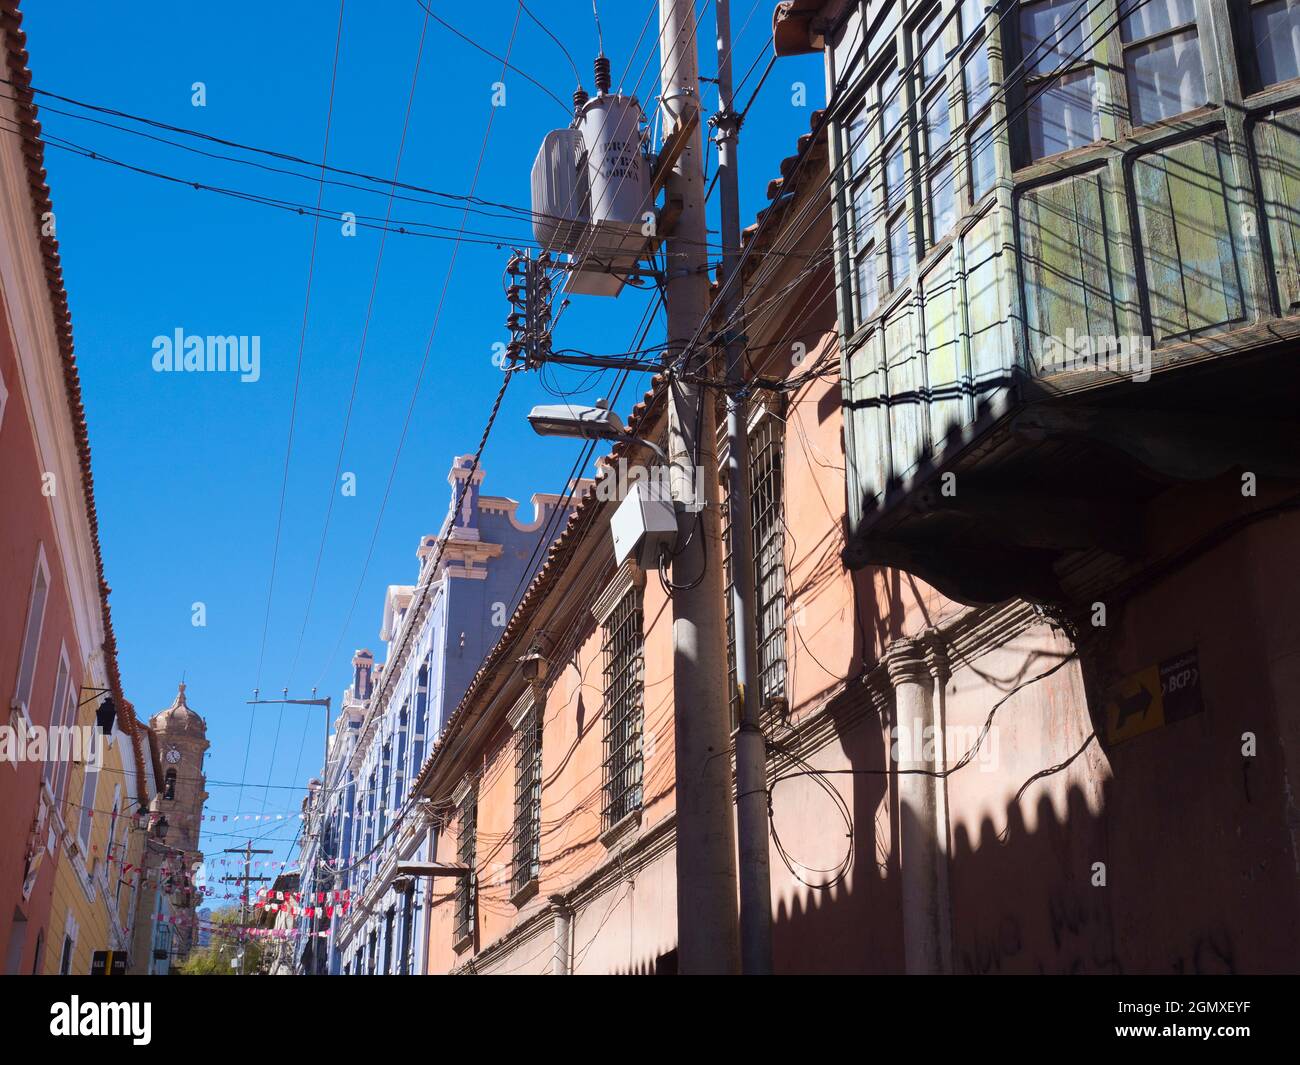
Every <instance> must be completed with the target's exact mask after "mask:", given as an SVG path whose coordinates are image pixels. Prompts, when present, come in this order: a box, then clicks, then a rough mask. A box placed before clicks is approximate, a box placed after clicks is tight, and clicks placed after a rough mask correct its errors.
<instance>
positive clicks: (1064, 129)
mask: <svg viewBox="0 0 1300 1065" xmlns="http://www.w3.org/2000/svg"><path fill="white" fill-rule="evenodd" d="M1028 115H1029V152H1030V155H1031V156H1032V157H1033V158H1034V159H1041V158H1042V157H1043V156H1045V155H1055V154H1056V153H1057V152H1066V151H1069V150H1070V149H1071V148H1078V147H1079V146H1080V145H1084V144H1090V143H1091V142H1092V141H1095V140H1099V139H1100V138H1101V129H1100V123H1099V121H1098V116H1097V114H1096V113H1095V111H1094V110H1093V76H1092V68H1091V67H1089V68H1087V69H1086V70H1078V71H1075V72H1074V73H1073V74H1067V75H1064V76H1063V77H1059V78H1052V79H1050V80H1046V81H1041V82H1036V83H1034V84H1033V85H1032V86H1031V87H1030V103H1029V112H1028Z"/></svg>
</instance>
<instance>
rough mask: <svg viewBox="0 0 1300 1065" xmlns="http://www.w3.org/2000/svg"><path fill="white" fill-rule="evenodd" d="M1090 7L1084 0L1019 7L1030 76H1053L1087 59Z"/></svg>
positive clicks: (1044, 0) (1048, 1)
mask: <svg viewBox="0 0 1300 1065" xmlns="http://www.w3.org/2000/svg"><path fill="white" fill-rule="evenodd" d="M1152 2H1155V0H1152ZM1089 6H1090V5H1089V4H1087V3H1086V2H1083V0H1042V2H1041V3H1036V4H1021V5H1020V46H1021V51H1022V53H1023V55H1024V63H1025V70H1026V71H1027V72H1028V73H1029V74H1030V75H1035V74H1051V73H1054V72H1056V71H1058V70H1062V69H1065V68H1066V67H1071V66H1073V65H1074V64H1076V63H1078V62H1079V61H1080V60H1081V59H1085V58H1086V57H1087V55H1086V52H1085V49H1084V44H1083V31H1084V24H1085V23H1086V22H1087V17H1086V15H1087V10H1088V7H1089ZM1089 40H1091V38H1089Z"/></svg>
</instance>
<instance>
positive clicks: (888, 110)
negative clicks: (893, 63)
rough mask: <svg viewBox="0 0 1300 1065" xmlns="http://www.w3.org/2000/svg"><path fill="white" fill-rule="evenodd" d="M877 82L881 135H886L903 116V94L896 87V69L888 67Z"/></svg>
mask: <svg viewBox="0 0 1300 1065" xmlns="http://www.w3.org/2000/svg"><path fill="white" fill-rule="evenodd" d="M876 84H877V91H878V92H879V94H880V97H879V102H880V130H881V137H882V138H884V137H888V136H889V134H890V133H892V132H893V129H894V127H895V126H897V125H898V122H899V119H901V118H902V117H903V94H902V92H901V91H900V89H899V87H898V71H897V70H896V69H895V68H894V67H890V68H889V70H888V71H887V72H886V74H885V76H884V77H883V78H881V79H880V81H879V82H877V83H876Z"/></svg>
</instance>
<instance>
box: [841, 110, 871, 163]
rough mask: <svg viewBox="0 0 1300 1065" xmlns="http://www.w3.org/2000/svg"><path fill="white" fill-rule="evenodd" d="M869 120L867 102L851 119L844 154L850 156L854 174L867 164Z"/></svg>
mask: <svg viewBox="0 0 1300 1065" xmlns="http://www.w3.org/2000/svg"><path fill="white" fill-rule="evenodd" d="M867 120H868V109H867V106H866V105H865V104H864V105H863V106H862V107H860V108H859V109H858V111H857V113H856V114H855V115H854V116H853V117H852V118H850V119H849V125H848V130H847V133H846V136H847V143H846V144H845V145H844V154H845V155H846V156H848V160H849V166H850V167H852V170H853V173H854V174H857V173H858V172H859V171H861V170H862V168H863V167H864V166H866V165H867V147H868V145H867V141H868V137H867Z"/></svg>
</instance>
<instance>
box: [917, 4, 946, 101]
mask: <svg viewBox="0 0 1300 1065" xmlns="http://www.w3.org/2000/svg"><path fill="white" fill-rule="evenodd" d="M942 26H943V23H942V21H941V20H940V18H939V12H938V11H937V10H936V11H935V13H934V14H933V15H931V16H930V17H929V18H928V19H927V20H926V23H925V25H924V26H922V27H921V28H920V30H918V31H917V34H916V43H917V48H918V49H919V50H920V52H921V84H922V85H923V86H925V85H929V84H930V82H932V81H934V79H935V78H937V77H938V76H939V75H940V74H941V73H943V61H944V59H945V58H946V57H945V55H944V51H943V28H942Z"/></svg>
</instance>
